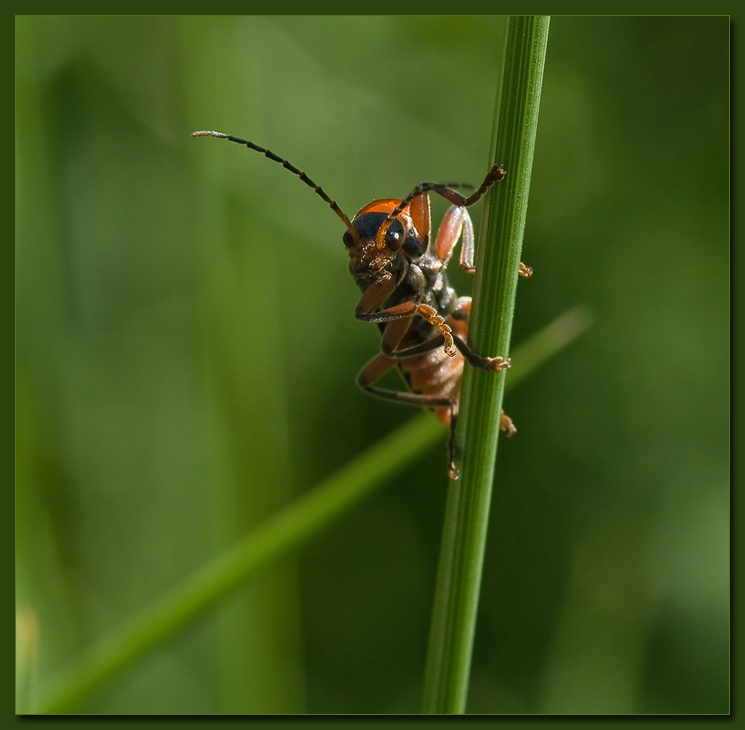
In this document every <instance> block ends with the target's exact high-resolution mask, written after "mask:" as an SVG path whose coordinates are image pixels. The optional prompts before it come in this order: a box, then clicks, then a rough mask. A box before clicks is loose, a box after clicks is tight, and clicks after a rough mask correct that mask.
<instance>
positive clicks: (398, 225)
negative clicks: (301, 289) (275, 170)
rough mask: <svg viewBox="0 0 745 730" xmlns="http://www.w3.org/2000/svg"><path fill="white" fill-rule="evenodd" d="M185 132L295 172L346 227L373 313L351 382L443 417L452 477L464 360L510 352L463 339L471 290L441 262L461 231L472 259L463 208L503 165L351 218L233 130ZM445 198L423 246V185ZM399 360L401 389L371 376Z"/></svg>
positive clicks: (466, 256) (468, 267)
mask: <svg viewBox="0 0 745 730" xmlns="http://www.w3.org/2000/svg"><path fill="white" fill-rule="evenodd" d="M192 137H217V138H218V139H227V140H229V141H231V142H236V143H237V144H240V145H244V146H246V147H248V148H249V149H250V150H254V151H255V152H259V153H261V154H263V155H265V156H266V157H268V158H269V159H270V160H272V161H274V162H277V163H279V164H280V165H282V166H283V167H284V168H285V169H286V170H289V171H290V172H291V173H293V174H294V175H297V177H299V178H300V179H301V180H302V181H303V182H304V183H305V184H306V185H308V186H309V187H311V188H313V190H314V191H315V192H316V193H317V194H318V195H319V196H320V197H321V198H322V199H323V200H324V201H325V202H326V203H327V204H328V205H329V207H330V208H331V209H332V210H333V211H334V213H335V214H336V215H337V216H338V217H339V218H340V219H341V220H342V222H343V223H344V225H345V226H346V228H347V230H346V232H345V233H344V236H343V241H344V246H345V247H346V249H347V251H348V253H349V270H350V272H351V274H352V276H353V278H354V280H355V282H356V283H357V285H358V286H359V288H360V289H361V290H362V297H361V298H360V301H359V304H358V305H357V308H356V309H355V313H354V314H355V317H356V318H357V319H359V320H362V321H364V322H374V323H376V324H377V325H378V327H379V329H380V332H381V352H380V353H379V354H378V355H376V356H375V357H373V358H372V359H371V360H370V361H369V362H368V363H367V364H366V365H365V366H364V367H363V368H362V370H361V371H360V372H359V374H358V376H357V384H358V385H359V386H360V387H361V388H362V389H363V390H364V391H366V392H368V393H370V394H371V395H374V396H377V397H379V398H384V399H387V400H393V401H397V402H399V403H408V404H411V405H416V406H423V407H426V408H429V409H431V410H432V411H434V413H435V414H436V416H437V418H438V419H439V420H440V422H442V423H449V424H450V440H449V444H448V455H449V475H450V477H451V479H458V469H457V466H456V454H455V423H456V418H457V415H458V405H459V400H460V387H461V381H462V378H463V367H464V363H465V362H466V361H468V362H469V363H470V364H471V365H473V366H474V367H477V368H480V369H482V370H487V371H491V372H494V373H499V372H501V371H502V370H504V369H506V368H509V367H510V364H511V362H510V358H509V357H502V356H499V355H498V356H496V357H486V356H483V355H478V354H476V353H475V352H473V350H471V349H470V347H469V346H468V344H467V335H468V318H469V315H470V311H471V298H470V297H459V296H458V295H457V293H456V292H455V290H454V289H453V287H452V286H450V283H449V282H448V277H447V271H446V270H447V266H448V263H449V262H450V259H451V257H452V255H453V252H454V250H455V247H456V245H457V243H458V241H459V240H460V239H462V241H463V243H462V245H461V253H460V266H461V268H462V269H464V270H465V271H467V272H469V273H473V272H474V271H475V268H474V231H473V223H472V221H471V217H470V215H469V213H468V208H469V207H471V206H472V205H474V204H475V203H476V202H478V201H479V200H480V199H481V198H482V197H483V196H484V194H485V193H486V192H487V190H489V188H490V187H491V186H492V185H494V184H495V183H497V182H499V181H500V180H502V179H503V178H504V176H505V175H506V171H505V170H504V168H503V167H502V166H501V165H498V164H495V165H493V166H492V168H491V169H490V170H489V172H488V173H487V174H486V177H485V178H484V181H483V182H482V183H481V185H480V186H479V187H478V188H477V189H476V190H475V192H473V193H472V194H471V195H469V196H465V195H463V194H461V193H460V192H458V191H457V190H456V189H455V188H469V187H471V186H468V185H461V184H457V183H432V182H423V183H420V184H419V185H417V186H416V187H415V188H414V189H413V190H412V191H411V193H409V195H407V196H406V197H405V198H384V199H381V200H375V201H373V202H372V203H369V204H368V205H366V206H364V207H363V208H362V209H361V210H360V211H359V212H358V213H357V215H355V216H354V217H353V218H352V219H351V220H350V219H349V218H348V217H347V215H346V214H345V213H344V211H342V209H341V208H340V207H339V205H338V204H337V203H336V201H334V200H332V199H331V198H330V197H329V196H328V195H327V194H326V192H325V191H324V190H323V188H321V186H320V185H317V184H316V183H315V182H313V180H311V179H310V178H309V177H308V176H307V175H306V174H305V173H304V172H302V171H301V170H299V169H298V168H297V167H295V166H294V165H293V164H291V163H290V162H288V161H287V160H285V159H283V158H282V157H280V156H279V155H276V154H274V153H273V152H271V151H270V150H268V149H266V148H265V147H261V146H259V145H257V144H255V143H253V142H250V141H248V140H245V139H241V138H240V137H234V136H232V135H230V134H224V133H223V132H214V131H201V132H193V133H192ZM430 193H436V194H437V195H440V196H442V197H443V198H445V200H447V201H448V202H450V203H451V207H450V208H449V209H448V211H447V212H446V213H445V217H444V218H443V221H442V223H441V224H440V227H439V229H438V231H437V235H436V236H435V241H434V246H430V233H431V226H432V223H431V214H430V199H429V194H430ZM518 273H519V274H520V275H521V276H524V277H529V276H531V274H532V269H530V267H528V266H526V265H525V264H523V263H521V264H520V268H519V271H518ZM396 368H398V369H399V370H400V372H401V373H402V375H403V376H404V378H405V380H406V382H407V383H408V385H409V390H408V391H399V390H389V389H385V388H381V387H378V386H377V385H376V383H377V382H378V381H379V380H380V379H381V378H383V376H385V375H386V374H387V373H389V372H390V371H391V370H394V369H396ZM500 429H501V430H502V431H505V432H506V434H507V435H508V436H512V435H513V434H514V433H515V432H516V431H517V429H516V428H515V425H514V424H513V422H512V419H511V418H510V417H509V416H508V415H507V414H505V413H504V411H502V413H501V417H500Z"/></svg>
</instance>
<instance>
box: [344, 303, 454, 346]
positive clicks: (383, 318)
mask: <svg viewBox="0 0 745 730" xmlns="http://www.w3.org/2000/svg"><path fill="white" fill-rule="evenodd" d="M365 293H367V292H365ZM363 299H364V294H363ZM360 310H361V306H358V307H357V310H356V311H355V313H354V314H355V317H357V319H360V320H362V321H363V322H377V323H380V322H393V321H395V320H397V319H407V318H410V317H413V316H415V315H419V316H420V317H423V318H424V319H426V320H427V321H428V322H429V323H430V324H431V325H434V326H435V327H437V329H438V330H439V331H440V332H441V333H442V336H443V338H444V342H445V352H446V353H447V354H448V355H449V356H450V357H455V349H454V347H453V335H452V330H451V328H450V325H449V324H447V323H446V322H445V319H444V317H441V316H440V315H439V314H437V310H436V309H435V308H434V307H430V306H429V305H428V304H421V303H419V302H416V301H411V300H409V301H407V302H401V303H400V304H395V305H394V306H392V307H388V309H381V310H380V311H379V312H371V313H369V314H367V313H364V312H362V311H360ZM402 336H403V335H402Z"/></svg>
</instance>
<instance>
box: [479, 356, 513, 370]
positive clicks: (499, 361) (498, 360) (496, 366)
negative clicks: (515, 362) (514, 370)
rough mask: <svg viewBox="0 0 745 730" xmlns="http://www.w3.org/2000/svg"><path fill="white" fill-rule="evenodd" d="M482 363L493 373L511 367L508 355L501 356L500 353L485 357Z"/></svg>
mask: <svg viewBox="0 0 745 730" xmlns="http://www.w3.org/2000/svg"><path fill="white" fill-rule="evenodd" d="M484 363H485V364H486V365H487V367H488V368H489V369H490V370H493V371H494V372H495V373H501V372H502V370H506V369H507V368H511V367H512V359H511V358H509V357H502V356H501V355H497V356H496V357H485V358H484Z"/></svg>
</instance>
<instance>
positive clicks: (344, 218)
mask: <svg viewBox="0 0 745 730" xmlns="http://www.w3.org/2000/svg"><path fill="white" fill-rule="evenodd" d="M191 136H192V137H217V138H218V139H229V140H230V141H231V142H237V143H238V144H242V145H245V146H246V147H248V149H250V150H255V151H256V152H261V154H263V155H264V156H265V157H268V158H269V159H270V160H273V161H274V162H279V164H280V165H282V167H284V168H285V170H289V171H290V172H291V173H293V175H297V176H298V177H299V178H300V179H301V180H302V181H303V182H304V183H305V184H306V185H307V186H308V187H311V188H313V190H315V191H316V193H317V194H318V195H319V196H320V197H321V198H323V199H324V200H325V201H326V203H327V204H328V205H329V207H330V208H331V210H333V211H334V213H336V215H337V216H339V218H341V220H342V222H343V223H344V225H345V226H346V227H347V230H348V231H349V233H350V234H351V236H352V238H353V239H354V240H355V241H356V242H358V241H359V236H358V235H357V229H356V228H355V227H354V226H353V225H352V222H351V221H350V220H349V218H348V217H347V214H346V213H345V212H344V211H343V210H342V209H341V208H340V207H339V205H338V204H337V202H336V201H335V200H332V199H331V198H330V197H329V196H328V195H327V194H326V191H325V190H324V189H323V188H322V187H321V186H320V185H317V184H316V183H314V182H313V180H311V179H310V178H309V177H308V176H307V175H306V174H305V173H304V172H303V171H302V170H298V169H297V167H295V165H293V164H292V163H290V162H288V161H287V160H285V159H283V158H282V157H280V156H279V155H275V154H274V152H272V151H271V150H268V149H266V148H265V147H260V146H259V145H257V144H254V143H253V142H249V141H248V140H245V139H241V138H240V137H233V135H231V134H224V133H223V132H211V131H204V132H192V134H191Z"/></svg>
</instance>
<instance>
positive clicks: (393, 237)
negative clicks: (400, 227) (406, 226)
mask: <svg viewBox="0 0 745 730" xmlns="http://www.w3.org/2000/svg"><path fill="white" fill-rule="evenodd" d="M385 245H386V246H388V248H399V247H400V246H401V234H400V233H399V232H398V231H392V230H391V229H390V228H389V229H388V230H387V231H386V233H385Z"/></svg>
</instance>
